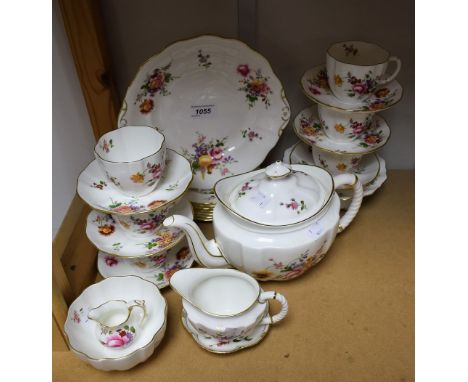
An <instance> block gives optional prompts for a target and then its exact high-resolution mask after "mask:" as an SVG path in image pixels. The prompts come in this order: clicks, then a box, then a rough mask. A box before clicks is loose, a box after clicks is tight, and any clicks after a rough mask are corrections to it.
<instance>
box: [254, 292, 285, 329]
mask: <svg viewBox="0 0 468 382" xmlns="http://www.w3.org/2000/svg"><path fill="white" fill-rule="evenodd" d="M266 300H278V301H279V302H280V304H281V310H280V311H279V313H277V314H275V315H274V316H270V315H267V316H266V317H265V318H264V319H263V320H262V322H261V325H270V324H276V323H277V322H279V321H281V320H282V319H283V318H284V317H286V314H288V301H287V300H286V298H285V297H284V296H283V295H282V294H279V293H277V292H273V291H268V292H262V293H261V294H260V297H259V298H258V301H259V302H261V303H264V302H265V301H266Z"/></svg>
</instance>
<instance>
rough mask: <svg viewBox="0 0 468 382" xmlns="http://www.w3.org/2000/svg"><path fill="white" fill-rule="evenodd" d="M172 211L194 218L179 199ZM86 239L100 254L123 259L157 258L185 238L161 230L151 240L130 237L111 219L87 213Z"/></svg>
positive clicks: (171, 230) (174, 230) (175, 231)
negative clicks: (156, 256) (103, 253)
mask: <svg viewBox="0 0 468 382" xmlns="http://www.w3.org/2000/svg"><path fill="white" fill-rule="evenodd" d="M171 211H172V213H177V212H180V213H181V214H182V215H184V216H187V217H190V218H192V217H193V214H192V207H191V206H190V203H189V202H188V201H186V200H185V199H182V201H181V202H180V203H179V204H178V205H177V206H176V207H174V208H173V209H172V210H171ZM137 216H138V215H137ZM86 235H87V236H88V239H89V240H90V241H91V243H93V245H94V246H95V247H96V248H97V249H99V250H100V251H103V252H106V253H108V254H111V255H116V256H119V257H126V258H134V257H144V256H153V255H156V254H158V253H161V252H163V251H167V250H168V249H170V248H172V247H173V246H174V245H176V244H177V243H179V242H180V241H181V240H182V239H183V238H184V232H183V231H182V230H180V229H177V228H166V227H163V226H160V227H159V228H158V229H157V230H156V231H155V232H154V233H153V234H152V235H151V236H143V235H142V236H137V235H132V234H130V233H129V232H128V231H127V230H126V229H124V228H123V227H122V226H121V225H120V224H118V223H117V221H116V220H115V219H114V218H113V216H112V215H110V214H106V213H102V212H98V211H91V212H90V213H89V215H88V218H87V222H86Z"/></svg>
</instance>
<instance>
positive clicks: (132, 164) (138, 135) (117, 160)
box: [94, 126, 166, 196]
mask: <svg viewBox="0 0 468 382" xmlns="http://www.w3.org/2000/svg"><path fill="white" fill-rule="evenodd" d="M94 156H95V157H96V160H97V163H98V164H99V165H100V166H101V168H102V170H103V171H104V173H105V174H106V176H107V180H108V181H110V182H112V183H113V184H114V186H115V187H117V188H118V189H120V191H121V192H123V193H124V194H126V195H130V196H142V195H146V194H149V193H150V192H151V191H153V190H154V189H155V188H156V186H157V184H158V183H159V181H160V180H161V178H162V175H163V173H164V167H165V165H166V160H165V158H166V145H165V142H164V135H162V134H161V133H160V132H159V131H157V130H156V129H153V128H151V127H148V126H126V127H125V128H124V129H117V130H112V131H109V132H108V133H106V134H104V135H103V136H102V137H101V138H100V139H99V140H98V142H97V144H96V146H95V147H94Z"/></svg>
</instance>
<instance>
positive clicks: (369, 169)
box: [283, 142, 380, 190]
mask: <svg viewBox="0 0 468 382" xmlns="http://www.w3.org/2000/svg"><path fill="white" fill-rule="evenodd" d="M313 150H314V147H311V146H307V145H306V144H305V143H304V142H297V143H296V144H295V145H293V146H291V147H290V148H289V149H287V150H286V151H285V152H284V158H283V162H285V163H289V164H307V165H316V166H320V167H322V168H325V169H326V170H328V168H327V167H326V164H325V165H324V163H317V164H316V163H315V162H314V158H313V154H312V152H313ZM315 150H317V149H315ZM379 173H380V161H379V159H378V155H377V154H375V153H374V154H372V155H366V156H365V157H364V158H362V160H361V162H359V165H358V168H357V170H355V171H353V174H356V176H357V177H358V178H359V181H360V182H361V184H362V185H363V187H364V190H365V188H366V187H367V186H369V185H370V184H371V183H372V182H374V180H375V179H376V178H377V177H378V176H379Z"/></svg>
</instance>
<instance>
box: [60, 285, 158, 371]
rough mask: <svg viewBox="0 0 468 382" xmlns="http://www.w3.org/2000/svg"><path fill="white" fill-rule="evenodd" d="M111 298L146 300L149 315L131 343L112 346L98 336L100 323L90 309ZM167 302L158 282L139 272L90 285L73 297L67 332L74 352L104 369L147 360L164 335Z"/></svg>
mask: <svg viewBox="0 0 468 382" xmlns="http://www.w3.org/2000/svg"><path fill="white" fill-rule="evenodd" d="M110 300H125V301H131V300H144V301H145V306H146V308H147V316H146V320H145V322H144V325H143V326H142V327H141V328H140V329H141V330H140V331H139V333H138V335H137V336H135V337H134V339H133V341H131V342H130V343H129V344H128V346H123V347H108V346H104V345H102V344H101V343H100V342H99V340H98V338H97V336H96V325H97V323H96V322H94V321H92V320H90V319H88V312H89V311H90V310H91V309H92V308H95V307H97V306H100V305H102V304H103V303H105V302H106V301H110ZM166 324H167V303H166V299H165V298H164V297H163V296H162V295H161V293H160V292H159V290H158V288H156V285H154V284H153V283H150V282H148V281H146V280H143V279H141V278H140V277H137V276H122V277H109V278H108V279H105V280H103V281H100V282H98V283H96V284H93V285H91V286H89V287H88V288H86V289H85V290H84V291H83V292H82V293H81V294H80V295H79V297H78V298H77V299H76V300H75V301H73V303H72V304H71V305H70V307H69V309H68V314H67V319H66V321H65V333H66V337H67V340H68V343H69V345H70V348H71V350H72V351H73V353H75V354H76V355H77V357H78V358H80V359H81V360H83V361H85V362H87V363H89V364H91V365H92V366H93V367H95V368H97V369H100V370H128V369H130V368H132V367H134V366H135V365H137V364H139V363H141V362H144V361H146V359H148V358H149V357H150V356H151V355H152V354H153V352H154V350H155V348H156V347H157V346H158V345H159V344H160V342H161V341H162V339H163V337H164V333H165V331H166Z"/></svg>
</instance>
